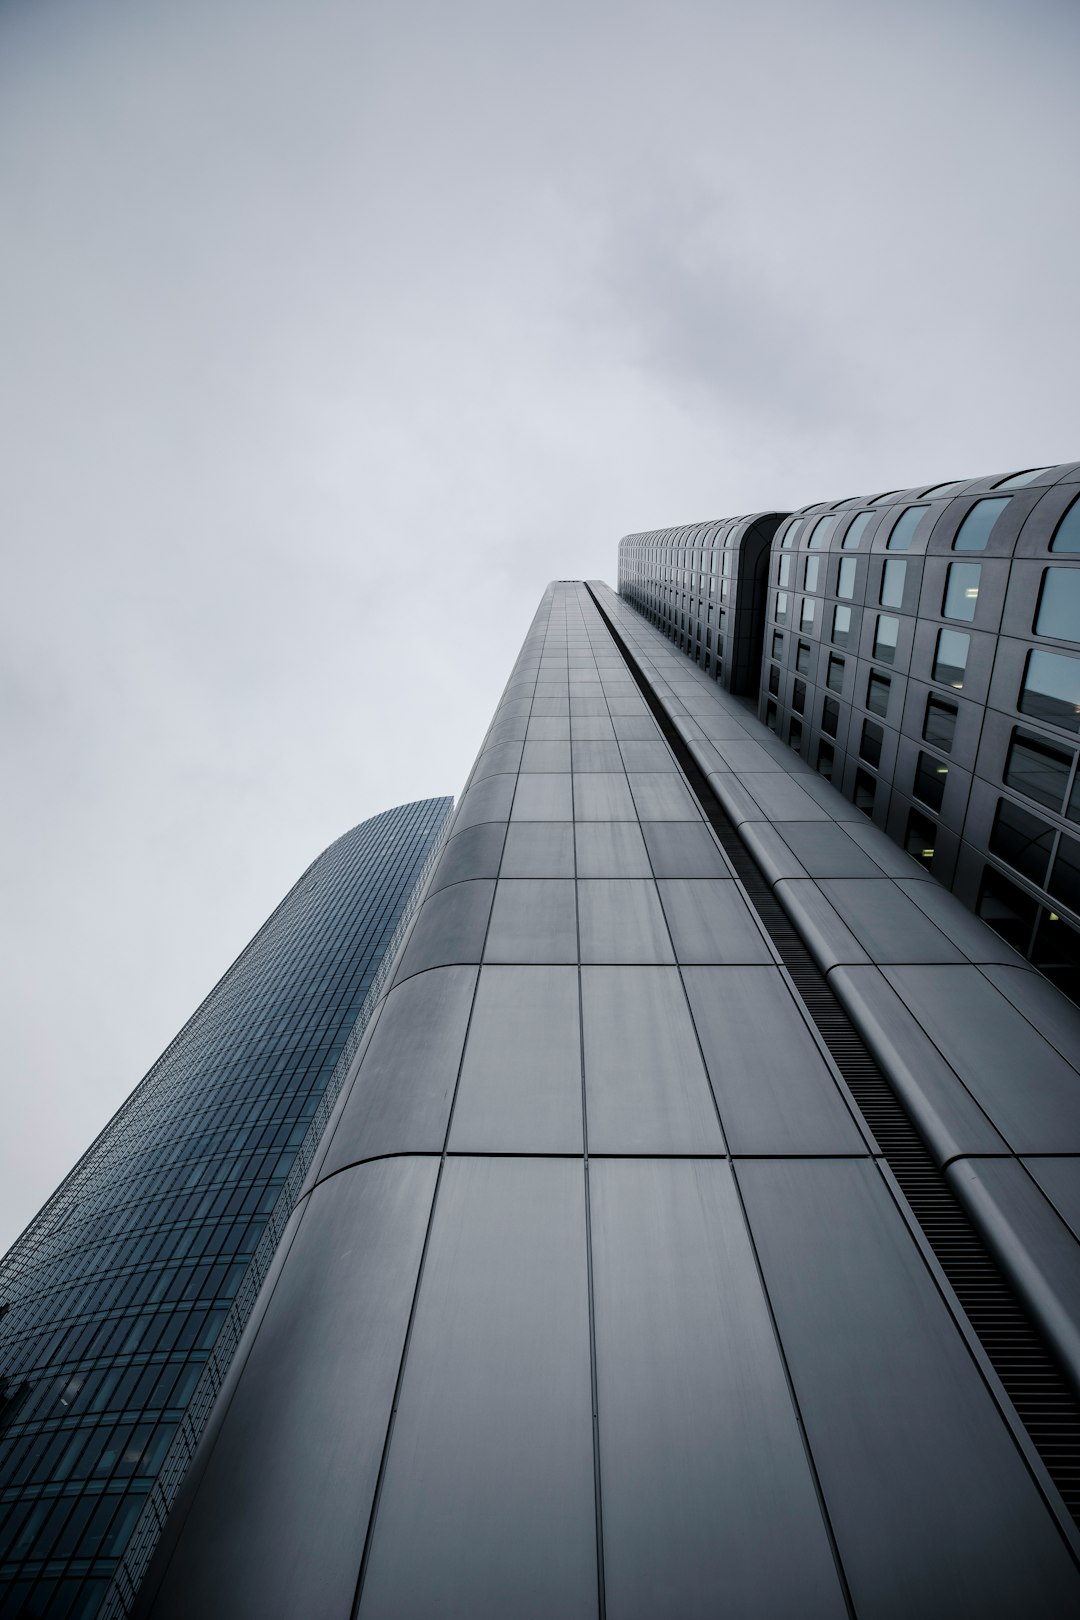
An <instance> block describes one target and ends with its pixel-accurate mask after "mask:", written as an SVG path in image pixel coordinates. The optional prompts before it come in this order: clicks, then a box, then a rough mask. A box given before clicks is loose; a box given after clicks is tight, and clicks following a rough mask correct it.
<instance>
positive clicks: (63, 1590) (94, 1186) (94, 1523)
mask: <svg viewBox="0 0 1080 1620" xmlns="http://www.w3.org/2000/svg"><path fill="white" fill-rule="evenodd" d="M450 808H451V801H450V800H448V799H430V800H425V801H422V802H419V803H416V804H409V805H403V806H399V807H398V808H396V809H394V810H389V811H387V812H385V813H384V814H382V815H379V816H375V817H374V818H372V819H371V820H370V821H366V822H364V823H362V824H361V825H360V826H358V827H356V828H354V829H353V830H352V831H351V832H349V833H347V834H346V835H345V836H344V837H343V838H340V839H338V840H337V842H336V843H334V844H332V845H331V846H330V847H329V849H327V850H326V851H325V852H324V853H323V854H322V855H321V856H320V857H319V858H318V859H317V860H316V861H315V862H314V863H313V864H312V865H311V866H310V867H309V868H308V870H307V871H306V872H305V873H304V874H303V876H302V877H301V878H300V880H299V882H298V883H297V884H296V885H295V887H294V888H293V889H292V890H291V891H290V892H289V894H288V895H287V896H286V897H285V899H284V900H283V901H282V902H281V904H280V905H279V906H278V908H277V909H276V910H275V911H274V913H273V914H272V916H271V917H270V918H269V920H268V921H267V922H266V923H265V924H264V926H263V927H262V928H261V929H260V930H259V932H258V934H257V935H256V936H255V938H254V939H253V940H252V941H251V943H250V944H249V945H248V946H247V948H246V949H245V950H244V951H243V953H242V954H241V955H240V956H239V957H238V958H237V960H236V962H235V963H234V964H233V966H232V967H231V968H230V969H229V971H228V972H227V973H226V974H225V976H224V978H223V979H222V980H221V981H220V983H219V984H218V985H217V986H216V987H215V989H214V990H213V991H212V992H211V994H210V995H209V996H208V997H207V999H206V1001H205V1002H204V1003H203V1004H202V1006H201V1007H200V1008H199V1009H198V1011H197V1012H196V1013H195V1015H194V1017H193V1018H192V1019H191V1020H190V1021H189V1023H188V1024H187V1025H186V1026H185V1027H184V1029H183V1030H182V1031H181V1032H180V1034H179V1035H178V1036H177V1037H176V1039H175V1040H174V1041H173V1042H172V1044H171V1045H170V1046H169V1047H168V1049H167V1050H166V1051H165V1053H164V1054H163V1056H162V1057H161V1058H160V1059H159V1060H158V1062H157V1063H156V1064H155V1065H154V1067H153V1068H152V1069H151V1070H150V1072H149V1074H148V1075H147V1076H146V1078H145V1079H144V1080H143V1081H142V1083H141V1084H140V1085H139V1086H138V1087H137V1089H136V1090H135V1091H134V1092H133V1094H132V1096H131V1097H130V1098H129V1099H128V1101H127V1102H126V1103H125V1104H124V1105H123V1107H122V1108H121V1109H120V1111H119V1112H118V1114H117V1115H116V1116H115V1118H114V1119H113V1120H112V1121H111V1122H110V1124H109V1125H108V1126H107V1127H106V1129H105V1131H104V1132H103V1133H102V1135H101V1136H100V1137H99V1138H98V1140H97V1142H95V1143H94V1145H93V1146H92V1147H91V1149H90V1150H89V1152H88V1153H87V1154H86V1156H85V1157H84V1159H83V1160H82V1161H81V1162H80V1164H79V1165H78V1166H76V1168H75V1170H74V1171H72V1173H71V1175H70V1176H69V1177H68V1178H67V1180H66V1181H65V1182H64V1183H63V1184H62V1185H61V1187H60V1188H59V1190H58V1191H57V1193H56V1194H55V1195H54V1197H53V1198H52V1199H51V1200H50V1201H49V1203H48V1204H47V1205H46V1206H45V1208H44V1209H43V1210H42V1211H41V1213H40V1214H39V1215H38V1217H37V1218H36V1220H35V1221H34V1222H32V1223H31V1225H30V1227H28V1228H27V1231H26V1232H25V1233H24V1234H23V1236H22V1237H21V1238H20V1239H19V1240H18V1241H17V1242H16V1244H15V1245H14V1247H13V1248H12V1250H11V1251H10V1253H9V1254H8V1255H7V1257H6V1258H5V1260H4V1261H3V1263H2V1265H0V1310H2V1312H3V1314H2V1316H0V1378H2V1382H0V1389H2V1391H3V1409H2V1412H0V1615H3V1616H5V1617H6V1616H9V1615H11V1616H47V1617H48V1620H71V1617H74V1616H80V1617H89V1616H92V1615H96V1614H98V1613H99V1612H100V1610H101V1607H102V1601H103V1599H104V1598H105V1596H106V1593H107V1592H108V1591H109V1588H110V1583H111V1582H113V1580H114V1577H116V1576H117V1575H118V1574H119V1575H120V1576H121V1577H123V1579H122V1580H121V1582H120V1592H121V1596H122V1594H123V1591H124V1590H126V1591H127V1592H128V1595H130V1590H131V1583H132V1576H133V1575H134V1574H137V1572H138V1567H141V1564H142V1563H144V1562H145V1558H146V1557H147V1556H148V1555H149V1551H150V1550H151V1548H152V1545H153V1542H154V1540H155V1539H156V1534H157V1530H158V1528H159V1525H160V1520H161V1519H162V1518H163V1517H164V1513H165V1511H166V1509H167V1507H168V1503H169V1501H170V1500H171V1496H172V1494H173V1493H174V1492H175V1488H176V1484H177V1482H178V1480H179V1478H180V1477H181V1475H182V1473H183V1470H184V1467H185V1466H186V1462H187V1459H188V1457H189V1456H190V1453H191V1450H192V1448H193V1446H194V1444H195V1441H196V1440H197V1438H198V1433H199V1431H200V1429H201V1426H202V1421H203V1419H204V1418H205V1413H206V1409H207V1408H208V1406H209V1404H210V1401H211V1399H212V1397H213V1394H214V1393H216V1390H217V1388H218V1387H219V1386H220V1383H221V1380H222V1378H223V1377H224V1375H225V1373H226V1371H227V1368H228V1364H229V1361H230V1360H231V1355H232V1351H233V1349H234V1348H235V1345H236V1342H237V1338H238V1336H239V1332H240V1329H241V1328H242V1326H243V1318H244V1316H245V1314H246V1311H245V1299H246V1309H248V1310H249V1309H250V1304H251V1300H252V1299H253V1297H254V1293H255V1291H256V1289H257V1284H258V1282H260V1281H261V1279H262V1276H263V1275H264V1274H265V1271H266V1269H267V1266H268V1264H269V1261H270V1258H271V1256H272V1252H273V1249H274V1246H275V1239H276V1237H277V1235H278V1234H279V1232H280V1229H281V1225H282V1223H283V1218H284V1217H283V1213H282V1211H281V1209H280V1207H279V1206H280V1204H281V1203H282V1201H284V1202H285V1205H286V1210H285V1213H287V1209H288V1208H289V1207H291V1202H292V1198H291V1193H290V1176H295V1173H296V1170H297V1166H298V1164H299V1166H300V1169H301V1172H302V1170H303V1169H305V1168H306V1163H307V1160H308V1159H310V1156H311V1153H312V1151H313V1150H314V1146H315V1144H316V1142H317V1138H318V1135H319V1133H320V1130H321V1126H322V1124H323V1123H324V1122H325V1117H326V1113H327V1111H328V1108H329V1105H330V1102H331V1101H332V1093H333V1090H334V1086H335V1081H337V1082H340V1078H341V1070H342V1061H341V1060H342V1059H343V1057H344V1058H346V1059H347V1057H348V1055H349V1052H350V1050H351V1048H350V1046H349V1043H350V1040H352V1041H353V1042H354V1043H355V1039H356V1031H355V1026H356V1024H357V1019H358V1015H360V1014H361V1011H362V1009H363V1008H364V1004H365V998H366V997H367V996H368V993H369V990H370V988H371V986H372V983H373V980H374V979H375V976H376V973H377V971H378V969H379V966H380V963H381V961H382V959H383V956H384V954H385V952H386V949H387V945H388V943H389V942H390V941H391V940H392V939H393V937H394V933H395V928H396V927H398V925H399V920H400V919H401V918H402V915H403V912H404V911H405V908H406V906H407V902H408V900H409V897H410V894H411V892H412V890H413V888H414V885H415V883H416V880H417V877H418V875H419V874H421V873H422V872H423V871H424V869H425V861H426V860H428V859H430V857H431V855H432V853H433V851H434V849H435V848H436V847H437V843H438V840H439V838H440V836H441V834H442V831H443V829H444V827H445V824H446V819H447V816H448V814H449V811H450ZM137 1525H138V1533H137V1535H136V1536H135V1541H136V1542H137V1543H138V1544H139V1547H140V1549H141V1550H140V1553H139V1556H138V1557H137V1558H136V1559H135V1560H134V1567H133V1568H128V1569H126V1570H125V1569H123V1568H120V1567H119V1565H120V1560H121V1558H122V1557H123V1555H125V1550H126V1549H128V1548H129V1543H131V1542H132V1538H133V1533H134V1532H135V1531H136V1526H137ZM110 1601H113V1600H110Z"/></svg>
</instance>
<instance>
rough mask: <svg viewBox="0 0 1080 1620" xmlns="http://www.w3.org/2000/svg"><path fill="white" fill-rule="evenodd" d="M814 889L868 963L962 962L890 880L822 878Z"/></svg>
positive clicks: (941, 934)
mask: <svg viewBox="0 0 1080 1620" xmlns="http://www.w3.org/2000/svg"><path fill="white" fill-rule="evenodd" d="M818 887H819V888H820V889H821V892H822V894H824V896H825V898H826V899H827V900H828V901H829V903H830V904H831V905H832V906H833V907H835V909H836V912H837V914H838V915H839V916H840V917H841V918H842V919H843V921H844V923H845V924H846V925H847V927H848V928H850V930H851V932H852V933H853V934H854V936H855V938H856V939H857V940H858V941H859V944H860V945H862V946H864V947H865V949H866V951H867V953H868V954H869V956H870V957H871V959H872V960H873V961H875V962H881V963H885V962H962V961H963V960H964V958H963V955H962V953H961V952H960V951H959V950H958V949H957V947H956V946H955V945H953V944H951V943H950V941H949V940H948V939H946V937H945V935H944V934H943V933H942V932H941V930H940V928H935V926H934V924H933V923H932V922H931V921H930V919H929V917H927V915H926V913H925V912H923V911H921V910H920V909H919V907H918V906H917V905H916V904H915V903H914V901H913V900H911V899H909V898H908V896H907V895H906V894H905V893H904V892H903V890H902V889H899V888H898V887H897V885H896V883H895V882H894V881H893V880H892V879H891V878H885V877H882V878H822V879H821V881H820V883H819V885H818Z"/></svg>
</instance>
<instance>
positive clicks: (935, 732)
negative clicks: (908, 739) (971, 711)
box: [922, 693, 959, 754]
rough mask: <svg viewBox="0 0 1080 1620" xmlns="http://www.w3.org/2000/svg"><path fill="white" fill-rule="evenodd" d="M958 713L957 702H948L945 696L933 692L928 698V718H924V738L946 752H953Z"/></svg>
mask: <svg viewBox="0 0 1080 1620" xmlns="http://www.w3.org/2000/svg"><path fill="white" fill-rule="evenodd" d="M958 713H959V710H958V709H957V706H956V704H955V703H947V702H946V701H945V699H944V698H939V697H936V696H935V695H934V694H933V693H931V694H930V696H929V697H928V698H927V700H926V718H925V719H924V720H923V728H922V734H923V737H924V739H925V740H926V741H927V742H928V743H933V745H934V747H935V748H940V749H942V750H943V751H944V752H945V753H946V754H949V753H951V752H952V745H953V739H954V738H955V736H956V716H957V714H958Z"/></svg>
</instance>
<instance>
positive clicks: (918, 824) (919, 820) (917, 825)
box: [904, 810, 937, 870]
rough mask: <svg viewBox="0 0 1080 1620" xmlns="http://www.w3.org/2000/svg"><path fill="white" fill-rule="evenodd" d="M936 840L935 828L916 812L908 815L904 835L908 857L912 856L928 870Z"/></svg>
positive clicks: (928, 818) (928, 820)
mask: <svg viewBox="0 0 1080 1620" xmlns="http://www.w3.org/2000/svg"><path fill="white" fill-rule="evenodd" d="M936 838H937V827H936V825H935V824H934V822H932V821H931V820H930V817H929V816H924V815H923V814H922V813H921V812H920V811H918V810H912V811H910V812H909V814H908V819H907V831H906V833H905V835H904V848H905V849H906V850H907V852H908V854H909V855H914V857H915V859H916V860H917V861H921V862H922V864H923V865H924V866H925V867H926V868H927V870H929V868H930V866H931V864H932V862H933V859H934V842H935V839H936Z"/></svg>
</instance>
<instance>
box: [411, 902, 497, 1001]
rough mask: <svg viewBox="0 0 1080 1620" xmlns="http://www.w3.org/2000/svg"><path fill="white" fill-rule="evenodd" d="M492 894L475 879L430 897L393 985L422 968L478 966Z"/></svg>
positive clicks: (421, 908)
mask: <svg viewBox="0 0 1080 1620" xmlns="http://www.w3.org/2000/svg"><path fill="white" fill-rule="evenodd" d="M494 892H495V885H494V883H492V882H491V881H490V880H489V879H482V878H477V879H475V880H473V881H471V882H468V883H455V884H453V885H452V886H451V887H450V888H449V889H440V890H439V892H438V894H433V895H429V896H428V898H427V899H426V900H425V901H424V903H423V905H422V906H421V907H420V913H419V915H418V917H417V919H416V922H415V923H414V924H413V931H412V933H411V934H410V936H409V943H408V945H407V946H406V947H405V954H404V956H403V957H402V959H401V961H400V962H399V963H398V969H397V973H396V975H395V982H396V983H398V984H400V983H401V980H402V979H405V978H407V977H408V976H409V974H410V973H421V972H423V971H424V969H425V968H433V967H445V966H446V965H447V964H449V963H452V962H479V960H480V953H481V951H482V950H483V948H484V934H485V932H486V930H487V923H488V914H489V913H490V911H491V899H492V895H493V894H494Z"/></svg>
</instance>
